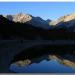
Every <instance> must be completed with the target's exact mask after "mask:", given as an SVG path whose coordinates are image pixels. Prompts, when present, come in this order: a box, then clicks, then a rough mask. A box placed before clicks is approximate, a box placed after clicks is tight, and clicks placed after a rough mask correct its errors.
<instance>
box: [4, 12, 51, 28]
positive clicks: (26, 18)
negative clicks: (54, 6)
mask: <svg viewBox="0 0 75 75" xmlns="http://www.w3.org/2000/svg"><path fill="white" fill-rule="evenodd" d="M5 17H6V18H7V19H9V20H10V21H14V22H20V23H27V24H32V25H33V26H36V27H41V28H44V29H49V28H50V26H49V22H50V21H51V20H49V19H48V20H43V19H42V18H40V17H34V16H32V15H29V14H22V13H19V14H16V15H5Z"/></svg>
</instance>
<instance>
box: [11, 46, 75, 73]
mask: <svg viewBox="0 0 75 75" xmlns="http://www.w3.org/2000/svg"><path fill="white" fill-rule="evenodd" d="M30 49H31V51H30V52H29V50H30ZM30 49H29V50H27V51H25V52H22V53H20V54H18V55H16V56H15V57H14V60H13V61H12V62H11V65H10V70H11V71H12V72H21V73H75V53H74V51H73V50H66V49H64V50H49V49H50V47H49V46H46V47H45V46H37V47H34V48H30ZM33 49H34V50H35V51H33V52H32V50H33ZM40 50H41V51H42V52H41V51H40ZM44 50H46V51H44Z"/></svg>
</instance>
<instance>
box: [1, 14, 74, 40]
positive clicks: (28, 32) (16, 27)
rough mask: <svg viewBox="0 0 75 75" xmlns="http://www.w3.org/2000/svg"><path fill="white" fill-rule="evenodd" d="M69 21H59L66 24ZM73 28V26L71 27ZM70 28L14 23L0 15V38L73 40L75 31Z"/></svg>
mask: <svg viewBox="0 0 75 75" xmlns="http://www.w3.org/2000/svg"><path fill="white" fill-rule="evenodd" d="M68 23H70V22H66V23H61V24H63V25H66V24H68ZM72 28H73V27H72ZM72 28H66V27H61V28H53V29H50V30H46V29H43V28H40V27H34V26H33V25H31V24H26V23H19V22H17V23H15V22H12V21H9V20H7V19H6V18H4V17H3V16H2V15H0V38H1V39H26V40H60V39H61V40H63V39H65V40H72V39H73V40H74V39H75V32H73V31H72Z"/></svg>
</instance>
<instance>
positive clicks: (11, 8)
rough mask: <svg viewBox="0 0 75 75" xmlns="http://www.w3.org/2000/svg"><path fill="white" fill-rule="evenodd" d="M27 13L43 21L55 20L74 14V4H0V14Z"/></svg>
mask: <svg viewBox="0 0 75 75" xmlns="http://www.w3.org/2000/svg"><path fill="white" fill-rule="evenodd" d="M19 12H22V13H28V14H31V15H33V16H40V17H42V18H43V19H56V18H58V17H60V16H63V15H66V14H70V13H75V2H0V14H16V13H19Z"/></svg>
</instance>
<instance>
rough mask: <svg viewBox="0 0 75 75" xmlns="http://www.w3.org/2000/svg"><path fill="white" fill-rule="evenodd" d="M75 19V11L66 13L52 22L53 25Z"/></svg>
mask: <svg viewBox="0 0 75 75" xmlns="http://www.w3.org/2000/svg"><path fill="white" fill-rule="evenodd" d="M74 19H75V13H73V14H68V15H64V16H62V17H60V18H58V19H57V20H54V21H51V22H50V23H51V24H52V25H56V24H58V23H60V22H68V21H71V20H74Z"/></svg>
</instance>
